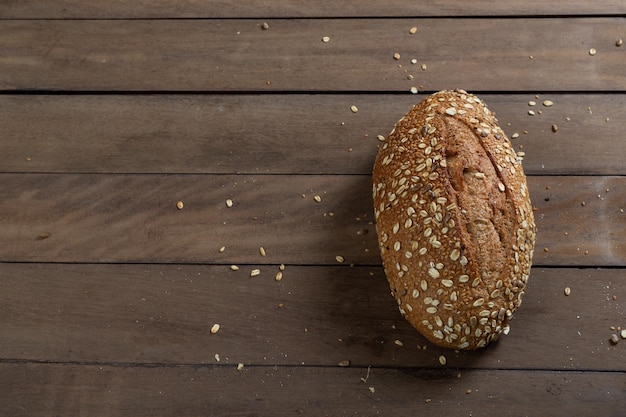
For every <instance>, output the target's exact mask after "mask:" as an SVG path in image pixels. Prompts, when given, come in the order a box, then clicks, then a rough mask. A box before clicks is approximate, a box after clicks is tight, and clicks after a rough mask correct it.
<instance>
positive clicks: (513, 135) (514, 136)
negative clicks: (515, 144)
mask: <svg viewBox="0 0 626 417" xmlns="http://www.w3.org/2000/svg"><path fill="white" fill-rule="evenodd" d="M517 138H519V133H517V132H515V133H513V134H512V135H511V139H517Z"/></svg>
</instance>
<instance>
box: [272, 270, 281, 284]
mask: <svg viewBox="0 0 626 417" xmlns="http://www.w3.org/2000/svg"><path fill="white" fill-rule="evenodd" d="M274 279H275V280H276V282H278V281H280V280H281V279H283V273H282V271H278V272H277V273H276V278H274Z"/></svg>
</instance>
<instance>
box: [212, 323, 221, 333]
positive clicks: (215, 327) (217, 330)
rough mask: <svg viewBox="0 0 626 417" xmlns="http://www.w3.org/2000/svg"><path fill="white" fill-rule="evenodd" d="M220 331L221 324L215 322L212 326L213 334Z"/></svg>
mask: <svg viewBox="0 0 626 417" xmlns="http://www.w3.org/2000/svg"><path fill="white" fill-rule="evenodd" d="M219 331H220V325H219V324H217V323H215V324H214V325H213V327H211V334H215V333H217V332H219Z"/></svg>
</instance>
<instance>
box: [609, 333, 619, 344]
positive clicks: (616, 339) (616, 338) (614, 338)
mask: <svg viewBox="0 0 626 417" xmlns="http://www.w3.org/2000/svg"><path fill="white" fill-rule="evenodd" d="M609 340H610V341H611V343H612V344H614V345H616V344H618V343H619V336H618V335H617V334H615V333H613V334H612V335H611V338H610V339H609Z"/></svg>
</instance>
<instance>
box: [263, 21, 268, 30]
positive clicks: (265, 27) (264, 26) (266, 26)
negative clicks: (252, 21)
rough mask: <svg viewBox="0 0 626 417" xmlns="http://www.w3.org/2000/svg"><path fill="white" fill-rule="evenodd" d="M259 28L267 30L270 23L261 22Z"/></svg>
mask: <svg viewBox="0 0 626 417" xmlns="http://www.w3.org/2000/svg"><path fill="white" fill-rule="evenodd" d="M261 28H262V29H263V30H268V29H269V28H270V24H269V23H267V22H263V24H262V25H261Z"/></svg>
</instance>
